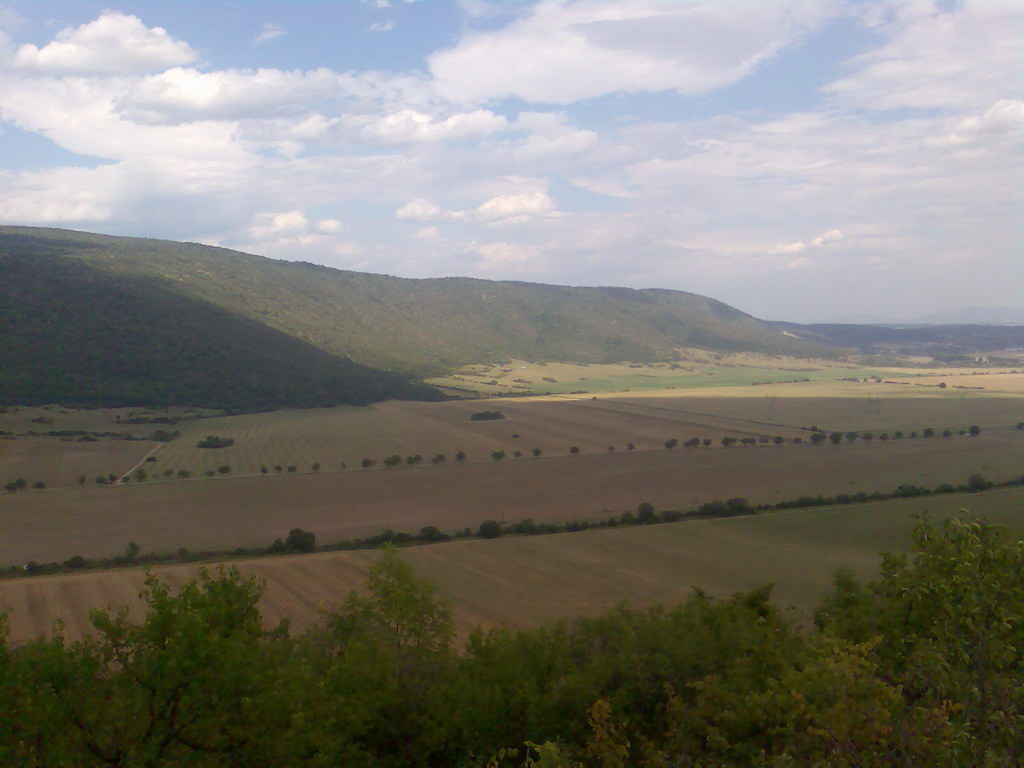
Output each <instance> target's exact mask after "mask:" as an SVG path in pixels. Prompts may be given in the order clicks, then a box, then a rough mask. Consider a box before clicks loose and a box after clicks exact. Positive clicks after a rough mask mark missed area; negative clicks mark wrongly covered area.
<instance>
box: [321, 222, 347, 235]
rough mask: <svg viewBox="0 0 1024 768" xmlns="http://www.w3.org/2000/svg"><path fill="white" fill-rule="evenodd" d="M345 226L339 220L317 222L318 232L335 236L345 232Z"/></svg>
mask: <svg viewBox="0 0 1024 768" xmlns="http://www.w3.org/2000/svg"><path fill="white" fill-rule="evenodd" d="M344 230H345V225H344V224H343V223H342V222H340V221H338V220H337V219H320V220H319V221H317V222H316V231H317V232H322V233H324V234H328V235H333V234H334V233H336V232H343V231H344Z"/></svg>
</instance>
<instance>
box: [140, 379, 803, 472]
mask: <svg viewBox="0 0 1024 768" xmlns="http://www.w3.org/2000/svg"><path fill="white" fill-rule="evenodd" d="M482 410H500V411H501V412H502V413H503V414H505V416H506V418H505V419H501V420H497V421H470V418H469V417H470V415H471V414H472V413H474V412H476V411H482ZM178 428H179V429H180V430H181V432H182V436H181V437H180V438H179V439H177V440H175V441H174V442H173V443H169V444H167V445H166V446H163V447H161V448H160V450H159V451H158V452H157V454H156V455H157V458H158V460H159V461H158V468H157V471H158V472H161V473H162V472H165V471H168V470H170V471H171V473H172V475H173V474H175V473H176V472H177V470H179V469H185V470H187V471H189V472H190V473H192V475H194V476H195V475H202V474H204V473H205V472H206V471H207V470H216V469H217V468H218V467H219V466H221V465H228V466H230V467H231V469H232V474H256V473H258V472H259V471H260V467H261V466H266V467H268V468H269V469H270V470H271V472H273V471H274V467H275V466H281V467H282V468H284V470H285V471H287V467H288V466H289V465H293V466H295V467H296V468H297V469H298V470H300V471H305V470H308V469H309V468H310V467H311V466H312V465H313V464H314V463H319V464H320V465H321V470H322V471H332V470H338V469H341V466H342V464H344V465H346V466H347V467H348V468H353V467H357V466H359V464H360V462H361V461H362V459H364V458H372V459H374V460H376V461H377V462H378V463H380V462H382V460H383V459H384V457H385V456H388V455H390V454H396V453H397V454H399V455H400V456H402V457H406V456H411V455H414V454H420V455H421V456H423V458H424V462H429V461H430V460H431V459H432V458H433V457H434V456H435V455H437V454H438V453H443V454H445V456H446V458H447V460H448V461H453V460H454V456H455V453H456V452H457V451H459V450H463V451H465V452H466V453H467V456H468V461H471V462H472V461H486V462H490V461H491V458H490V456H491V454H492V453H493V452H494V451H499V450H503V451H505V452H506V454H507V455H508V457H509V459H511V458H512V457H513V452H514V451H516V450H519V451H521V452H522V453H523V454H525V455H529V454H530V452H531V451H532V450H533V449H534V448H540V449H541V450H542V451H543V453H544V454H546V455H551V454H559V455H564V454H566V453H568V450H569V448H570V447H571V446H573V445H576V446H578V447H579V448H580V449H581V450H582V451H583V452H584V453H607V452H608V447H609V446H614V447H615V449H616V450H620V451H621V450H625V449H626V444H627V443H630V442H632V443H633V444H634V445H635V446H636V448H637V449H638V450H646V449H652V448H658V449H662V448H663V446H664V443H665V441H666V440H668V439H669V438H673V437H675V438H677V439H679V440H680V441H685V440H687V439H689V438H690V437H694V436H698V437H702V438H704V437H708V438H712V439H713V440H714V441H715V442H716V443H717V442H718V441H719V440H720V439H721V438H722V437H723V436H725V435H735V436H737V437H748V436H752V437H773V436H775V435H776V434H780V435H782V436H783V437H786V438H792V437H796V436H800V435H802V434H803V433H801V432H800V431H798V430H793V429H786V428H783V427H775V426H773V425H770V424H768V425H763V424H756V423H752V424H746V423H742V422H740V421H737V420H734V419H725V420H722V419H717V418H708V417H700V416H698V417H693V416H688V415H687V414H684V413H674V412H671V411H659V410H655V409H650V408H640V409H637V408H625V407H622V406H620V405H617V404H615V403H609V402H602V401H594V400H577V399H574V398H523V399H516V400H504V401H495V400H491V401H483V402H482V401H478V400H477V401H456V402H447V403H416V402H395V401H391V402H387V403H379V404H377V405H372V406H367V407H365V408H355V407H340V408H322V409H310V410H288V411H275V412H273V413H260V414H252V415H248V416H228V417H222V418H213V419H203V420H201V421H198V422H191V423H188V424H185V423H182V424H179V425H178ZM210 434H214V435H218V436H221V437H231V438H233V439H234V440H235V445H233V446H231V447H229V448H220V449H213V450H211V449H203V448H196V443H197V442H198V441H199V440H201V439H202V438H203V437H205V436H206V435H210ZM514 435H518V437H514Z"/></svg>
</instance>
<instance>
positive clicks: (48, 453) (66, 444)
mask: <svg viewBox="0 0 1024 768" xmlns="http://www.w3.org/2000/svg"><path fill="white" fill-rule="evenodd" d="M158 445H160V443H151V442H146V441H141V440H138V441H136V440H131V441H129V440H98V441H97V442H95V443H79V442H76V441H74V440H62V439H61V438H57V437H36V438H19V439H16V440H15V439H10V438H8V439H0V478H2V480H3V483H4V484H5V483H8V482H11V481H13V480H17V479H18V478H23V479H24V480H25V481H26V482H27V483H28V485H29V487H31V486H33V485H34V484H35V483H37V482H38V483H44V484H45V485H46V487H47V488H59V487H67V486H72V485H77V484H78V480H79V478H80V477H85V478H86V482H87V483H93V482H94V479H95V478H96V477H97V476H99V475H102V476H104V477H105V476H107V475H109V474H111V473H113V474H115V475H120V473H122V472H124V471H125V470H126V469H127V468H128V467H131V466H134V465H135V464H137V463H138V462H140V461H142V459H143V458H144V457H145V456H146V454H148V453H149V452H150V451H152V450H153V449H154V448H155V447H156V446H158Z"/></svg>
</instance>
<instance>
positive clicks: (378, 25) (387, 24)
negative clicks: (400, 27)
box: [369, 21, 395, 32]
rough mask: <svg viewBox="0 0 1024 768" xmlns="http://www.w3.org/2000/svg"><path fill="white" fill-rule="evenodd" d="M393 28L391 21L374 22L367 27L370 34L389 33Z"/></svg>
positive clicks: (393, 24) (393, 23)
mask: <svg viewBox="0 0 1024 768" xmlns="http://www.w3.org/2000/svg"><path fill="white" fill-rule="evenodd" d="M394 28H395V22H393V21H375V22H373V24H371V25H370V26H369V30H370V31H371V32H390V31H391V30H392V29H394Z"/></svg>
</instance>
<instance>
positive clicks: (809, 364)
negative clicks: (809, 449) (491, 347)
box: [430, 350, 882, 395]
mask: <svg viewBox="0 0 1024 768" xmlns="http://www.w3.org/2000/svg"><path fill="white" fill-rule="evenodd" d="M881 373H882V371H880V370H874V369H867V368H862V367H859V366H855V365H853V364H850V363H837V362H834V361H825V360H812V361H808V360H798V359H790V358H780V357H766V356H762V355H752V354H745V355H739V354H737V355H725V354H718V353H709V352H704V351H700V350H689V351H688V352H687V354H686V355H685V356H684V357H683V359H681V360H679V361H677V362H663V363H629V362H622V363H556V362H550V363H531V362H527V361H525V360H512V361H509V362H506V363H496V364H489V365H470V366H466V367H465V368H463V369H461V370H460V371H458V372H456V373H453V374H452V375H450V376H446V377H441V378H436V379H431V380H430V382H431V383H433V384H436V385H437V386H440V387H446V388H451V389H452V390H454V391H460V390H461V391H466V392H475V393H480V394H483V395H495V394H510V393H511V394H524V393H531V392H533V393H550V394H569V393H576V392H584V393H588V394H589V393H595V394H596V393H600V392H625V391H634V390H660V389H669V390H675V389H690V388H699V387H735V386H748V385H758V384H769V383H778V382H788V381H802V380H811V381H817V380H825V381H829V380H834V379H837V378H842V377H844V376H850V375H858V376H871V375H876V374H881Z"/></svg>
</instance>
